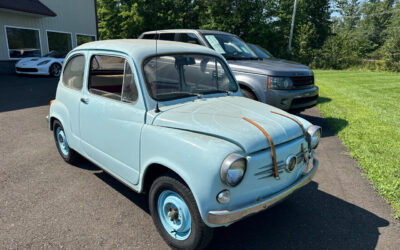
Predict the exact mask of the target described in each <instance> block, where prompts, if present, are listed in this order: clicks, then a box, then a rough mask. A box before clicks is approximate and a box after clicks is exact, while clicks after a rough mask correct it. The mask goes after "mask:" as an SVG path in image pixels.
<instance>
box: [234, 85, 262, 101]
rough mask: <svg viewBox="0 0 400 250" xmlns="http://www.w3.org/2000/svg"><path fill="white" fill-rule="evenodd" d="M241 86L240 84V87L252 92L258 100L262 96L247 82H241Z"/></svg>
mask: <svg viewBox="0 0 400 250" xmlns="http://www.w3.org/2000/svg"><path fill="white" fill-rule="evenodd" d="M239 86H240V89H245V90H247V91H249V92H251V93H252V94H253V95H254V96H255V97H256V98H257V101H259V100H260V97H259V96H258V95H257V93H256V91H255V90H254V89H253V88H252V87H251V86H250V84H247V83H245V82H239Z"/></svg>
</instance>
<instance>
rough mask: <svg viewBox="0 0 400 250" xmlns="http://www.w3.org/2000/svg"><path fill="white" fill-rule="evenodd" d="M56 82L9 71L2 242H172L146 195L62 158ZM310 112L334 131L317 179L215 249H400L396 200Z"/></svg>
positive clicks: (0, 124) (76, 245)
mask: <svg viewBox="0 0 400 250" xmlns="http://www.w3.org/2000/svg"><path fill="white" fill-rule="evenodd" d="M55 89H56V80H54V79H51V78H44V77H34V78H30V77H16V76H4V75H0V246H1V247H0V248H2V249H9V248H14V249H15V248H34V249H37V248H51V249H54V248H69V249H81V248H89V249H99V248H106V249H115V248H121V249H128V248H129V249H166V248H167V246H166V245H165V243H164V242H163V240H162V239H161V237H160V236H159V235H158V233H157V231H156V229H155V228H154V226H153V223H152V220H151V217H150V215H149V212H148V207H147V199H146V197H145V196H142V195H139V194H136V193H135V192H133V191H131V190H129V189H128V188H126V187H125V186H124V185H122V184H120V183H119V182H118V181H116V180H115V179H113V178H112V177H111V176H109V175H108V174H106V173H104V172H103V171H101V170H100V169H99V168H97V167H96V166H94V165H93V164H91V163H88V162H87V161H83V162H82V163H80V164H78V165H76V166H71V165H68V164H66V163H64V161H63V160H62V159H61V157H60V156H59V155H58V152H57V150H56V147H55V144H54V141H53V138H52V134H51V133H50V131H48V130H47V128H46V123H45V119H44V117H45V115H46V114H47V113H48V106H47V104H48V101H49V100H50V99H52V98H53V97H54V93H55ZM325 101H329V100H325ZM303 116H304V117H305V118H307V119H309V120H310V121H312V122H314V123H315V124H319V125H322V127H323V128H324V134H323V138H322V141H321V143H320V146H319V148H318V150H317V156H318V158H319V160H320V170H319V172H318V173H317V174H316V177H315V179H314V181H313V182H311V183H310V184H309V185H307V186H306V187H304V188H303V189H302V190H300V191H298V192H297V193H295V194H294V195H293V196H292V197H291V198H289V199H288V200H286V201H285V202H283V203H281V204H280V205H278V206H276V207H274V208H272V209H270V210H268V211H265V212H264V213H261V214H258V215H255V216H253V217H251V218H248V219H247V220H244V221H240V222H238V223H236V224H233V225H232V226H230V227H228V228H220V229H217V230H216V233H215V237H214V240H213V242H212V244H211V246H210V249H374V248H378V249H400V223H399V221H395V220H394V219H393V218H392V217H391V213H392V211H391V209H390V207H389V206H388V205H387V204H386V203H385V202H384V200H383V199H382V198H380V197H379V196H378V195H377V194H376V192H374V191H373V189H372V188H371V187H370V185H369V183H368V181H366V180H365V179H363V178H362V177H361V172H360V170H359V169H358V168H357V163H356V162H355V161H353V160H352V159H351V158H350V157H349V156H348V154H347V153H346V149H345V148H344V146H343V145H342V144H341V142H340V140H339V139H338V138H337V137H336V136H335V135H334V134H333V133H332V131H331V130H330V129H329V127H327V125H326V123H325V120H324V119H322V118H321V117H320V114H319V112H318V110H317V109H315V108H314V109H311V110H309V111H308V112H305V113H304V114H303ZM342 123H343V124H344V126H345V125H346V121H342Z"/></svg>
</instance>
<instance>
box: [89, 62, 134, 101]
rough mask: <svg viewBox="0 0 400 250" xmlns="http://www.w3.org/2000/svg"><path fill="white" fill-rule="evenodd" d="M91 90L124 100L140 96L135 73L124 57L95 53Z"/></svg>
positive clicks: (90, 74)
mask: <svg viewBox="0 0 400 250" xmlns="http://www.w3.org/2000/svg"><path fill="white" fill-rule="evenodd" d="M88 89H89V92H90V93H92V94H95V95H100V96H103V97H106V98H110V99H113V100H117V101H123V102H134V101H136V100H137V98H138V92H137V88H136V83H135V78H134V74H133V72H132V69H131V67H130V66H129V63H128V62H127V61H126V60H125V59H124V58H122V57H118V56H106V55H94V56H92V58H91V60H90V71H89V82H88Z"/></svg>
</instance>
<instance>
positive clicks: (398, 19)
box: [380, 2, 400, 72]
mask: <svg viewBox="0 0 400 250" xmlns="http://www.w3.org/2000/svg"><path fill="white" fill-rule="evenodd" d="M385 35H386V37H387V39H386V40H385V43H384V45H383V46H382V49H381V51H380V52H381V54H382V57H383V60H384V63H385V66H386V69H388V70H392V71H397V72H400V2H397V4H396V6H395V7H394V9H393V16H392V19H391V23H390V24H389V25H388V28H387V29H386V30H385Z"/></svg>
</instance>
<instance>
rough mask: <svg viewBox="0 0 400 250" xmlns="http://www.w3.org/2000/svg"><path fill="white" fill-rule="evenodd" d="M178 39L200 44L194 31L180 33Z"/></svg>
mask: <svg viewBox="0 0 400 250" xmlns="http://www.w3.org/2000/svg"><path fill="white" fill-rule="evenodd" d="M178 41H180V42H184V43H192V44H200V42H199V39H197V37H196V35H195V34H194V33H181V34H180V35H179V39H178Z"/></svg>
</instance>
